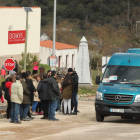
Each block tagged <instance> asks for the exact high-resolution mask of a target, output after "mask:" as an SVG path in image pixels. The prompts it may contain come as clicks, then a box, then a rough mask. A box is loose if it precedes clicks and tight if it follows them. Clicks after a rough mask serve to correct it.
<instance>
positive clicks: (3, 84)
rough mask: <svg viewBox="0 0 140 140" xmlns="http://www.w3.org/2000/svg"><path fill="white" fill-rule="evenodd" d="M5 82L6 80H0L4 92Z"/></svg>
mask: <svg viewBox="0 0 140 140" xmlns="http://www.w3.org/2000/svg"><path fill="white" fill-rule="evenodd" d="M5 82H6V81H3V82H1V86H2V90H3V91H4V92H6V87H5Z"/></svg>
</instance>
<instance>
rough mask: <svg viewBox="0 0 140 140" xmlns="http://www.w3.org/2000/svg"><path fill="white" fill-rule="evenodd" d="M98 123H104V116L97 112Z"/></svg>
mask: <svg viewBox="0 0 140 140" xmlns="http://www.w3.org/2000/svg"><path fill="white" fill-rule="evenodd" d="M96 121H97V122H103V121H104V115H101V114H99V113H98V112H96Z"/></svg>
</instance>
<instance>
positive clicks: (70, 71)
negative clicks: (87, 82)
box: [68, 68, 78, 115]
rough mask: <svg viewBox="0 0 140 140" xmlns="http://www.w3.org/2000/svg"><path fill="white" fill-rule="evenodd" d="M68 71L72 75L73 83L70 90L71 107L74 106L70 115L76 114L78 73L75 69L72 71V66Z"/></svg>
mask: <svg viewBox="0 0 140 140" xmlns="http://www.w3.org/2000/svg"><path fill="white" fill-rule="evenodd" d="M68 73H69V74H70V75H71V77H72V84H73V90H72V108H73V107H74V112H73V113H72V115H77V99H76V97H77V93H78V75H77V73H76V72H75V71H73V69H72V68H69V69H68Z"/></svg>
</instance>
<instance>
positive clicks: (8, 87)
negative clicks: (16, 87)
mask: <svg viewBox="0 0 140 140" xmlns="http://www.w3.org/2000/svg"><path fill="white" fill-rule="evenodd" d="M13 82H15V78H14V77H9V78H8V81H7V82H6V83H5V87H6V89H7V90H6V93H5V99H6V100H7V103H8V106H7V121H10V120H9V119H10V116H11V86H12V84H13Z"/></svg>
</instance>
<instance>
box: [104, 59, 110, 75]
mask: <svg viewBox="0 0 140 140" xmlns="http://www.w3.org/2000/svg"><path fill="white" fill-rule="evenodd" d="M110 58H111V57H109V56H107V57H106V56H103V57H102V66H103V65H105V64H107V63H108V61H109V60H110ZM105 68H106V67H104V68H102V73H104V71H105Z"/></svg>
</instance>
